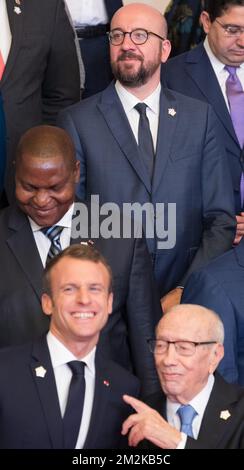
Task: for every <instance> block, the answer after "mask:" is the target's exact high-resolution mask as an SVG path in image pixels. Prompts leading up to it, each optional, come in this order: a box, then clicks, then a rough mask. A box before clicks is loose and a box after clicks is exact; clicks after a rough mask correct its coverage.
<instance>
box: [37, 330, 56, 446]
mask: <svg viewBox="0 0 244 470" xmlns="http://www.w3.org/2000/svg"><path fill="white" fill-rule="evenodd" d="M30 368H31V372H32V377H33V380H34V382H35V385H36V388H37V392H38V395H39V398H40V401H41V405H42V409H43V414H44V416H45V420H46V423H47V428H48V433H49V436H50V440H51V443H52V447H53V448H54V449H62V448H63V424H62V417H61V412H60V407H59V400H58V394H57V388H56V382H55V377H54V373H53V368H52V364H51V359H50V355H49V350H48V346H47V341H46V337H42V338H41V339H40V341H38V342H36V343H34V345H33V351H32V358H31V363H30Z"/></svg>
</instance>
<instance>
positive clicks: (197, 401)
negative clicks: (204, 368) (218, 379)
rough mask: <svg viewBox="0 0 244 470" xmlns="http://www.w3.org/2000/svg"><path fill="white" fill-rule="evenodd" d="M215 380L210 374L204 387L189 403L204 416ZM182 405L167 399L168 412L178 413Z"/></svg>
mask: <svg viewBox="0 0 244 470" xmlns="http://www.w3.org/2000/svg"><path fill="white" fill-rule="evenodd" d="M214 380H215V379H214V376H213V374H210V375H209V377H208V381H207V383H206V385H205V386H204V387H203V389H202V390H201V391H200V392H199V393H198V394H197V395H196V396H195V397H194V398H193V399H192V400H191V401H189V403H187V404H188V405H191V406H193V408H194V409H195V410H196V412H197V414H198V415H199V416H203V414H204V411H205V408H206V406H207V403H208V400H209V397H210V394H211V392H212V388H213V386H214ZM180 406H182V403H177V402H172V401H170V400H168V399H167V413H170V414H171V415H172V416H173V415H175V414H176V413H177V411H178V409H179V408H180Z"/></svg>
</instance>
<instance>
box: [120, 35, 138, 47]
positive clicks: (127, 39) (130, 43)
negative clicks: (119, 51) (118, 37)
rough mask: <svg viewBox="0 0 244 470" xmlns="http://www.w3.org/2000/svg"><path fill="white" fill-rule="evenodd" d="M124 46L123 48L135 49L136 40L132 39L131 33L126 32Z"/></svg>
mask: <svg viewBox="0 0 244 470" xmlns="http://www.w3.org/2000/svg"><path fill="white" fill-rule="evenodd" d="M121 46H122V48H123V49H126V50H128V49H135V44H134V42H133V41H132V40H131V37H130V33H125V35H124V41H123V43H122V45H121Z"/></svg>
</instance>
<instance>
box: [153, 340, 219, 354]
mask: <svg viewBox="0 0 244 470" xmlns="http://www.w3.org/2000/svg"><path fill="white" fill-rule="evenodd" d="M147 342H148V345H149V349H150V351H151V352H152V353H153V354H165V353H166V352H167V351H168V347H169V345H170V344H173V345H174V347H175V351H176V352H177V354H179V355H180V356H193V355H194V354H195V352H196V348H197V346H201V345H204V344H216V343H217V341H199V342H195V341H184V340H182V341H166V340H164V339H148V340H147Z"/></svg>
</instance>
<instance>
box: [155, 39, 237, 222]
mask: <svg viewBox="0 0 244 470" xmlns="http://www.w3.org/2000/svg"><path fill="white" fill-rule="evenodd" d="M162 81H163V83H164V84H165V86H167V87H168V88H171V89H172V90H176V91H179V92H180V93H183V94H185V95H188V96H191V97H192V98H197V99H199V100H202V101H205V102H207V103H209V104H211V105H212V107H213V109H214V111H215V113H216V116H217V117H218V122H219V131H220V135H221V138H222V142H223V144H224V146H225V150H226V153H227V157H228V163H229V168H230V173H231V176H232V183H233V189H234V196H235V208H236V213H238V212H240V211H241V200H240V178H241V172H242V171H244V156H243V155H242V153H241V148H240V144H239V142H238V139H237V137H236V134H235V131H234V128H233V124H232V121H231V117H230V113H229V111H228V108H227V106H226V103H225V100H224V97H223V93H222V91H221V88H220V86H219V83H218V80H217V78H216V75H215V72H214V70H213V68H212V65H211V63H210V60H209V58H208V55H207V53H206V51H205V49H204V46H203V44H200V45H199V46H197V47H196V48H195V49H193V50H191V51H190V52H186V53H185V54H181V55H179V56H176V57H174V58H172V59H170V60H169V61H168V62H167V63H166V64H163V67H162Z"/></svg>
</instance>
